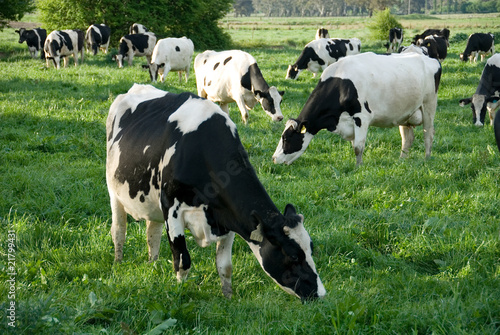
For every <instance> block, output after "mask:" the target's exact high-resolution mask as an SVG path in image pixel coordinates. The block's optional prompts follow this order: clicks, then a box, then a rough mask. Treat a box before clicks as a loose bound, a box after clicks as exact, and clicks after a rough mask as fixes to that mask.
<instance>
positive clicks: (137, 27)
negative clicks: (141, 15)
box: [129, 23, 149, 35]
mask: <svg viewBox="0 0 500 335" xmlns="http://www.w3.org/2000/svg"><path fill="white" fill-rule="evenodd" d="M148 31H149V30H148V28H146V27H145V26H143V25H142V24H140V23H134V24H132V25H131V26H130V28H129V34H130V35H132V34H144V33H147V32H148Z"/></svg>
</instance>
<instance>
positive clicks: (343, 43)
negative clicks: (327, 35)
mask: <svg viewBox="0 0 500 335" xmlns="http://www.w3.org/2000/svg"><path fill="white" fill-rule="evenodd" d="M348 44H349V40H331V41H328V43H327V45H326V51H328V54H329V55H330V57H332V58H334V59H336V60H338V59H339V58H341V57H345V55H346V52H347V45H348Z"/></svg>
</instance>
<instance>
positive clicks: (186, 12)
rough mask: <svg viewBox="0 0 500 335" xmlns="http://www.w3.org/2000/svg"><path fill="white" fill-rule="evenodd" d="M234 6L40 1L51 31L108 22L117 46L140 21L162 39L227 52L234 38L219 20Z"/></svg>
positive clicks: (173, 0) (191, 1)
mask: <svg viewBox="0 0 500 335" xmlns="http://www.w3.org/2000/svg"><path fill="white" fill-rule="evenodd" d="M0 1H1V0H0ZM231 4H232V0H204V1H199V0H141V1H137V0H38V2H37V7H38V9H39V11H40V19H41V21H42V22H43V24H44V27H45V28H46V29H47V30H48V31H52V30H56V29H74V28H80V29H82V30H83V29H86V28H87V27H88V26H89V25H91V24H94V23H105V24H106V25H108V26H109V27H111V43H112V44H115V45H116V44H117V43H118V40H119V39H120V37H121V36H123V35H126V34H128V29H129V27H130V25H132V24H133V23H136V22H137V23H141V24H143V25H145V26H146V27H147V28H148V29H149V30H150V31H152V32H154V33H155V34H156V36H157V38H158V39H160V38H164V37H182V36H186V37H188V38H190V39H191V40H192V41H193V43H194V45H195V47H196V48H197V49H225V48H227V47H228V46H229V45H230V42H231V39H230V37H229V35H227V34H226V33H225V32H223V31H222V29H220V28H219V26H218V21H219V19H221V18H223V17H224V16H225V15H226V14H227V13H228V12H229V10H230V9H231Z"/></svg>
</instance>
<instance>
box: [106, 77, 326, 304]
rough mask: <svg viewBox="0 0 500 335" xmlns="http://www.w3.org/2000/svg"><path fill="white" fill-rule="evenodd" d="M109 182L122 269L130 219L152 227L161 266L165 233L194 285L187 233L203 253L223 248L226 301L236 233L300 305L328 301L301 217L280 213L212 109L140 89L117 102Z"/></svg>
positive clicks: (195, 100)
mask: <svg viewBox="0 0 500 335" xmlns="http://www.w3.org/2000/svg"><path fill="white" fill-rule="evenodd" d="M106 133H107V160H106V181H107V185H108V191H109V197H110V202H111V210H112V224H111V236H112V238H113V242H114V247H115V261H116V262H119V261H121V260H122V259H123V248H124V244H125V236H126V235H125V234H126V229H127V213H128V214H130V215H131V216H133V217H134V218H135V219H136V220H141V219H144V220H146V234H147V243H148V249H149V260H150V261H155V260H156V259H157V258H158V254H159V249H160V242H161V235H162V226H163V224H165V226H166V230H167V237H168V241H169V244H170V249H171V251H172V256H173V265H174V270H175V272H176V274H177V279H178V280H179V281H182V280H184V279H186V278H187V276H188V272H189V270H190V268H191V257H190V255H189V251H188V249H187V245H186V238H185V230H186V229H189V230H190V231H191V234H192V236H193V237H194V239H195V241H196V242H197V243H198V245H200V246H201V247H206V246H208V245H210V244H211V243H213V242H217V252H216V254H217V256H216V265H217V271H218V273H219V276H220V279H221V283H222V292H223V294H224V295H225V296H226V297H227V298H231V296H232V287H231V276H232V262H231V249H232V245H233V241H234V236H235V234H238V235H240V236H241V237H242V238H243V239H244V240H245V241H246V242H247V243H248V245H249V246H250V249H251V250H252V252H253V253H254V254H255V257H256V258H257V260H258V261H259V263H260V265H261V266H262V268H263V269H264V271H265V272H266V273H267V274H268V275H269V276H270V277H271V278H272V279H274V281H275V282H276V283H277V284H278V285H280V286H281V287H282V288H283V289H284V290H285V291H286V292H288V293H290V294H294V295H296V296H298V297H300V298H302V299H313V298H318V297H322V296H324V295H325V293H326V291H325V288H324V286H323V284H322V282H321V280H320V278H319V275H318V273H317V271H316V268H315V264H314V260H313V258H312V242H311V238H310V237H309V234H308V233H307V231H306V230H305V228H304V225H303V222H304V217H303V216H302V215H300V214H297V213H296V211H295V208H294V207H293V206H292V205H290V204H289V205H287V206H286V208H285V211H284V214H281V213H280V212H279V211H278V209H277V208H276V206H275V205H274V203H273V202H272V200H271V199H270V197H269V195H268V194H267V192H266V190H265V189H264V187H263V186H262V184H261V183H260V181H259V179H258V178H257V175H256V173H255V170H254V169H253V167H252V165H251V164H250V161H249V159H248V155H247V153H246V151H245V149H244V148H243V145H242V144H241V141H240V139H239V136H238V132H237V130H236V125H235V124H234V123H233V122H232V121H231V119H230V118H229V116H228V115H227V114H226V113H224V112H223V111H222V110H221V109H220V108H219V107H217V105H215V104H214V103H212V102H210V101H208V100H205V99H201V98H200V97H197V96H195V95H194V94H191V93H182V94H173V93H168V92H165V91H161V90H158V89H156V88H154V87H153V86H150V85H137V84H135V85H134V86H133V87H132V88H131V89H130V90H129V91H128V93H126V94H122V95H119V96H118V97H117V98H116V100H115V101H114V102H113V103H112V105H111V107H110V109H109V115H108V119H107V122H106Z"/></svg>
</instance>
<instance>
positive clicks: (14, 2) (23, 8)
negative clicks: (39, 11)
mask: <svg viewBox="0 0 500 335" xmlns="http://www.w3.org/2000/svg"><path fill="white" fill-rule="evenodd" d="M34 9H35V2H34V0H0V30H1V29H3V27H5V25H6V24H7V23H8V21H19V20H21V19H22V18H23V16H24V14H26V13H30V12H31V11H33V10H34Z"/></svg>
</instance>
